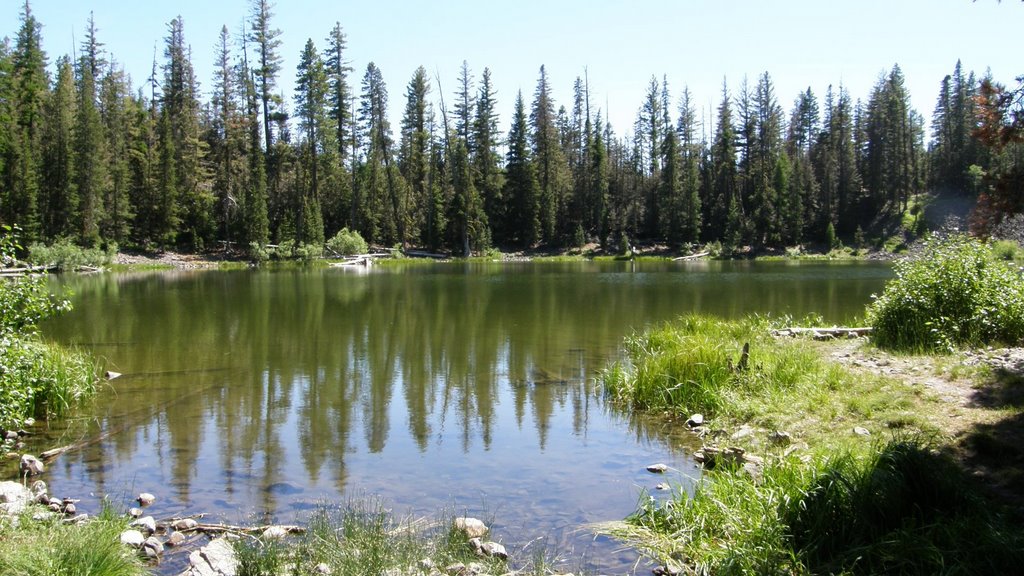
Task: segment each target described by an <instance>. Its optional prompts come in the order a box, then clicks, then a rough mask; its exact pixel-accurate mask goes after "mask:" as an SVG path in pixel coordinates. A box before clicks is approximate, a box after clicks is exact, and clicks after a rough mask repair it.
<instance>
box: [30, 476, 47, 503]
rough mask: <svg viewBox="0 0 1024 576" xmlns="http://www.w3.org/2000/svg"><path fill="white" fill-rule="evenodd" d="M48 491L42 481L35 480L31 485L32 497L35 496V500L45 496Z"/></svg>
mask: <svg viewBox="0 0 1024 576" xmlns="http://www.w3.org/2000/svg"><path fill="white" fill-rule="evenodd" d="M48 491H49V488H47V486H46V482H43V481H42V480H36V481H35V482H33V483H32V495H33V496H35V497H36V498H37V499H38V498H39V497H40V496H45V495H46V493H47V492H48Z"/></svg>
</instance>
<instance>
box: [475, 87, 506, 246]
mask: <svg viewBox="0 0 1024 576" xmlns="http://www.w3.org/2000/svg"><path fill="white" fill-rule="evenodd" d="M497 106H498V102H497V100H496V93H495V91H494V85H493V84H492V83H491V71H490V70H489V69H487V68H484V72H483V75H482V76H481V77H480V89H479V92H478V94H477V97H476V111H475V115H474V117H473V136H472V141H473V155H472V158H471V161H472V164H473V178H474V186H475V187H476V190H477V192H478V193H479V194H480V197H481V200H482V201H483V209H484V213H485V214H486V216H487V221H488V222H492V223H493V222H501V220H502V218H503V214H502V204H503V203H502V198H501V190H502V187H503V186H504V175H503V174H502V170H501V155H500V153H499V152H498V147H499V146H500V143H501V142H500V138H501V137H500V133H499V130H498V112H497V110H496V108H497ZM491 227H492V228H493V224H492V226H491Z"/></svg>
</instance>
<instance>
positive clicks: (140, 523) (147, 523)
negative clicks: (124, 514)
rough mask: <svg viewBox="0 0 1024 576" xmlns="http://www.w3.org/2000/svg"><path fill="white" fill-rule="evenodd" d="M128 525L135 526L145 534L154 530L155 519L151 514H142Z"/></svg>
mask: <svg viewBox="0 0 1024 576" xmlns="http://www.w3.org/2000/svg"><path fill="white" fill-rule="evenodd" d="M130 526H137V527H139V528H141V529H142V531H144V532H146V533H147V534H152V533H154V532H156V520H154V519H153V517H152V516H143V517H142V518H139V519H138V520H136V521H134V522H132V523H131V524H130Z"/></svg>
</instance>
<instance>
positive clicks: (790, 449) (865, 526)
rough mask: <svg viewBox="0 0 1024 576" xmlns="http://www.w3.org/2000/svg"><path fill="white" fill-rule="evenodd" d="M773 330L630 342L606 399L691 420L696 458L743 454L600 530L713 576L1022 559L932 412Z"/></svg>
mask: <svg viewBox="0 0 1024 576" xmlns="http://www.w3.org/2000/svg"><path fill="white" fill-rule="evenodd" d="M770 328H771V325H770V323H769V322H768V321H767V320H765V319H758V318H753V319H747V320H744V321H740V322H727V321H723V320H718V319H714V318H708V317H703V316H687V317H685V318H682V319H681V320H680V321H679V322H678V323H674V324H672V325H669V326H663V327H660V328H657V329H654V330H651V331H649V332H647V333H645V334H643V335H638V336H635V337H633V338H631V339H629V341H628V342H627V353H628V360H627V361H625V362H622V363H620V364H618V365H615V366H613V367H612V368H611V369H609V370H608V371H607V372H606V374H605V376H604V383H605V385H606V387H607V390H608V392H609V394H610V395H611V396H612V397H613V398H615V399H616V400H617V401H619V402H621V403H623V404H624V405H626V406H629V407H630V408H632V409H637V410H649V411H650V410H653V411H658V412H664V413H666V414H668V415H669V416H670V417H672V416H675V417H679V418H680V419H685V418H687V417H688V416H690V415H691V414H692V413H701V414H703V415H704V416H705V417H706V418H707V419H708V421H707V423H706V424H705V426H704V427H703V434H704V443H705V446H710V447H712V449H713V448H716V447H717V448H719V449H727V448H733V447H738V448H740V449H741V450H742V451H743V453H742V456H739V457H735V458H733V459H731V460H728V459H724V458H719V459H718V462H719V465H717V466H715V468H714V470H713V471H709V472H706V473H705V475H704V477H703V479H702V480H701V481H700V482H699V484H698V485H697V487H696V489H695V490H694V491H693V493H692V494H691V493H687V492H685V491H683V490H679V489H677V490H676V491H675V493H674V494H673V497H672V498H671V500H670V501H669V502H668V503H667V504H659V503H657V502H656V501H655V500H653V499H651V500H643V501H642V502H641V504H640V506H639V507H638V510H637V512H636V513H635V514H634V515H633V516H632V517H630V518H629V519H628V520H627V521H626V522H624V523H618V524H613V525H609V526H606V527H605V528H606V529H607V530H608V531H609V532H611V533H613V534H614V535H617V536H619V537H621V538H623V539H625V540H626V541H628V542H630V543H633V544H635V545H637V546H638V547H640V548H641V549H644V550H646V551H647V552H648V553H649V554H651V555H652V556H653V557H655V558H658V559H659V560H660V561H662V562H665V563H667V564H674V565H677V566H681V567H686V568H689V569H691V570H694V571H696V572H702V573H703V572H707V573H715V574H747V573H757V574H775V573H798V574H819V573H850V574H875V573H906V574H937V573H966V574H983V573H998V572H1003V573H1008V572H1013V571H1014V570H1015V569H1016V568H1017V567H1018V566H1019V565H1020V563H1021V562H1022V561H1024V552H1022V551H1024V536H1022V535H1021V533H1020V531H1019V530H1017V529H1015V528H1014V525H1013V524H1012V523H1011V522H1010V521H1009V520H1007V518H1006V517H1004V516H1003V514H1002V513H1001V512H1000V511H999V507H998V506H997V505H995V504H992V503H991V502H989V501H988V500H986V497H985V496H984V495H983V492H982V490H981V489H980V488H979V486H978V485H977V483H976V482H975V481H974V479H973V478H971V477H969V476H968V475H967V473H966V472H965V471H964V470H963V469H962V468H961V467H960V466H958V465H957V463H956V461H955V460H954V459H953V457H952V453H953V450H952V446H951V439H950V438H949V437H948V436H946V435H944V434H943V425H944V421H945V418H946V414H945V412H944V408H945V406H944V404H943V401H942V400H940V399H939V398H937V397H936V396H935V395H933V394H931V393H930V392H928V391H926V389H924V388H922V387H920V386H911V385H908V384H905V383H904V382H902V381H899V380H895V379H891V378H885V377H881V376H866V375H864V374H855V373H854V372H851V371H850V370H848V369H846V368H844V367H842V366H840V365H838V364H836V363H834V362H831V361H828V360H826V359H824V357H823V354H822V352H821V350H820V349H818V348H817V346H818V345H817V344H816V343H813V342H808V341H802V340H785V341H777V340H775V339H773V338H771V337H770V336H769V329H770ZM744 344H749V356H748V357H747V358H746V359H745V361H744V358H743V352H742V351H743V347H744ZM707 451H708V452H709V453H713V450H707ZM726 451H727V452H729V451H728V450H726ZM731 453H732V454H734V455H735V454H739V453H740V452H737V451H732V452H731ZM968 534H969V535H970V536H969V537H965V535H968Z"/></svg>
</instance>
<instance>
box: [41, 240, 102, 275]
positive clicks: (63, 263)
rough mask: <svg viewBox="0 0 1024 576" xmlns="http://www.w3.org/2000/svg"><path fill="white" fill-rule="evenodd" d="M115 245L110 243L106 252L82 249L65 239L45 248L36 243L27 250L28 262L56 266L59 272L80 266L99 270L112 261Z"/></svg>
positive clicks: (96, 249) (95, 249) (43, 245)
mask: <svg viewBox="0 0 1024 576" xmlns="http://www.w3.org/2000/svg"><path fill="white" fill-rule="evenodd" d="M116 254H117V244H114V243H111V244H109V245H108V246H107V249H106V250H101V249H99V248H82V247H81V246H79V245H77V244H75V243H74V242H72V241H71V240H68V239H67V238H62V239H60V240H57V241H56V242H54V243H53V244H51V245H49V246H47V245H45V244H42V243H39V242H36V243H35V244H32V245H31V246H29V248H28V261H29V262H31V263H32V264H36V265H40V266H56V267H57V269H59V270H74V269H76V268H78V267H80V266H92V267H95V268H99V267H101V266H107V265H109V264H110V263H111V262H113V261H114V256H115V255H116Z"/></svg>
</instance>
